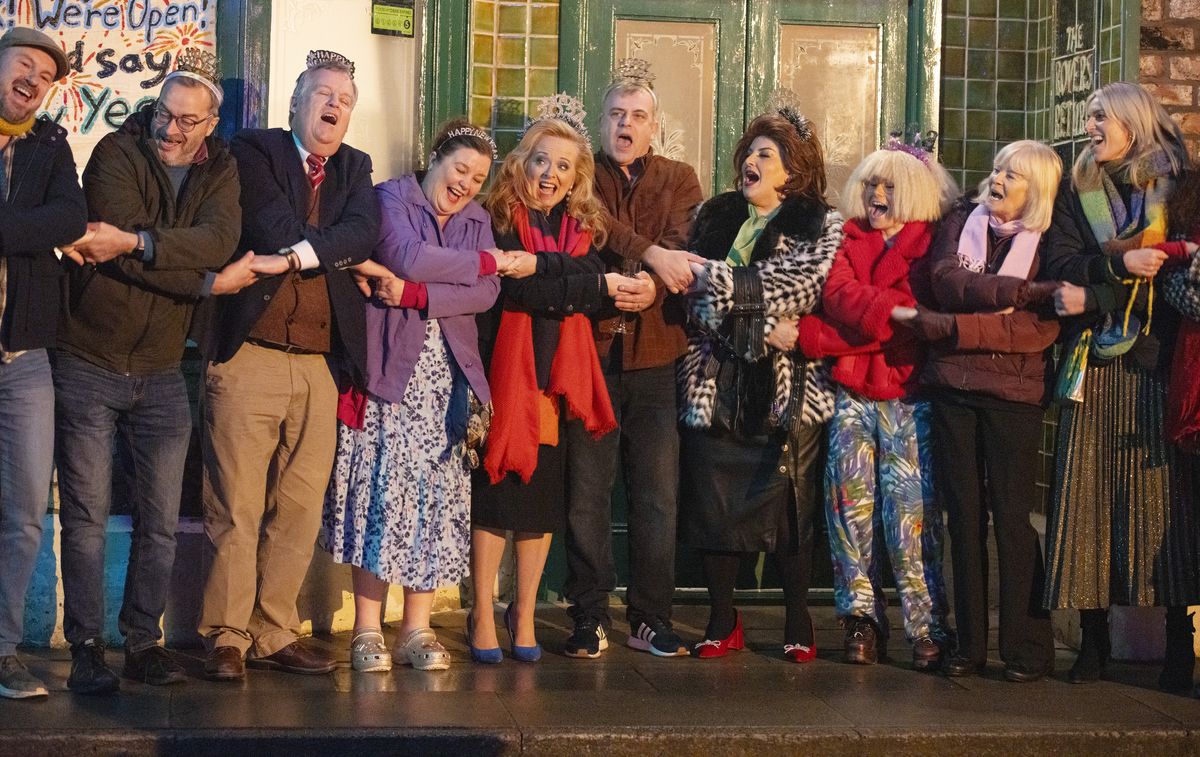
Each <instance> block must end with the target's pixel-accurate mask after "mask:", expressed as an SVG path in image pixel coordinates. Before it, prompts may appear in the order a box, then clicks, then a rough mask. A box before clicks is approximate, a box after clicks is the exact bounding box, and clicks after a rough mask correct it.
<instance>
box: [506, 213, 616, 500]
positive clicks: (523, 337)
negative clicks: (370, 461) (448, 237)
mask: <svg viewBox="0 0 1200 757" xmlns="http://www.w3.org/2000/svg"><path fill="white" fill-rule="evenodd" d="M512 221H513V227H514V228H515V229H516V230H517V235H518V237H519V238H520V240H521V246H522V247H523V248H524V249H526V250H529V251H530V252H561V253H565V254H568V255H570V256H571V257H582V256H583V255H586V254H587V251H588V249H589V248H590V247H591V246H592V234H591V232H589V231H585V230H583V229H582V228H581V227H580V226H579V222H578V221H576V220H575V219H574V218H571V217H570V216H569V215H567V214H565V213H564V214H563V219H562V227H561V228H560V229H559V232H558V238H557V239H553V238H549V237H545V236H543V235H542V233H541V231H539V230H538V229H536V228H533V227H532V226H531V225H530V224H529V212H528V211H527V210H526V209H525V206H523V205H517V206H515V207H514V208H513V214H512ZM492 354H493V357H492V364H491V366H490V369H489V370H488V385H489V386H490V387H491V389H492V402H493V405H494V407H495V408H496V412H495V415H493V416H492V427H491V430H490V431H489V432H488V440H487V454H486V455H485V456H484V459H483V465H484V468H485V469H486V470H487V472H488V476H489V477H490V478H491V481H492V483H493V484H495V483H499V482H500V481H501V480H502V479H503V478H504V475H505V474H506V473H508V472H509V471H512V472H514V473H516V474H517V475H519V476H520V477H521V480H522V481H524V482H525V483H529V478H530V477H531V476H532V475H533V471H534V469H535V468H537V457H538V423H539V412H538V392H539V391H540V390H539V389H538V384H537V370H536V368H535V366H534V359H533V319H532V317H531V316H530V315H529V313H527V312H524V311H521V310H514V309H512V308H510V307H509V306H508V305H505V307H504V312H503V313H502V314H501V316H500V331H499V333H498V334H497V335H496V344H495V349H494V350H493V353H492ZM545 391H546V396H548V397H552V398H554V397H563V398H565V399H566V401H567V409H568V410H569V411H570V413H571V415H572V416H574V417H576V418H579V419H580V420H582V421H583V425H584V428H586V429H587V430H588V431H589V432H590V433H591V434H592V436H594V437H596V438H599V437H601V436H604V435H605V434H607V433H608V432H609V431H612V430H613V429H615V428H616V427H617V419H616V417H615V416H614V415H613V409H612V401H611V400H609V398H608V387H607V386H606V385H605V383H604V373H603V372H602V371H601V370H600V358H599V357H598V356H597V355H596V341H595V339H594V338H593V336H592V322H591V320H590V319H589V318H588V317H587V316H586V315H583V314H582V313H576V314H574V315H569V316H567V317H566V318H564V319H563V322H562V325H561V326H560V327H559V332H558V350H557V351H556V352H555V353H554V361H553V362H552V363H551V364H550V383H549V385H548V386H547V387H546V390H545Z"/></svg>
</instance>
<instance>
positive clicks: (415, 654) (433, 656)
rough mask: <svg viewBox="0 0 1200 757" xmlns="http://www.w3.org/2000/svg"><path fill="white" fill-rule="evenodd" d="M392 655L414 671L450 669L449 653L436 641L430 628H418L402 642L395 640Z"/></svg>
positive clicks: (435, 636)
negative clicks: (410, 666)
mask: <svg viewBox="0 0 1200 757" xmlns="http://www.w3.org/2000/svg"><path fill="white" fill-rule="evenodd" d="M392 655H393V656H395V657H396V658H397V659H398V660H399V661H400V662H406V663H408V664H409V665H412V666H413V668H414V669H415V670H446V669H447V668H449V667H450V653H449V652H447V651H446V648H445V647H443V646H442V644H441V642H440V641H438V639H437V634H435V633H434V632H433V629H432V628H418V629H417V630H415V631H413V632H412V633H410V634H409V635H408V636H407V637H405V639H404V640H403V641H400V640H397V643H396V647H395V649H393V650H392Z"/></svg>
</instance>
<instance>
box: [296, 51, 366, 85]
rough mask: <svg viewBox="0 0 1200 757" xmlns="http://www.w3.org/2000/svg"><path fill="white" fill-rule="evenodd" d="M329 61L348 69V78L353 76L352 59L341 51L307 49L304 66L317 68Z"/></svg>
mask: <svg viewBox="0 0 1200 757" xmlns="http://www.w3.org/2000/svg"><path fill="white" fill-rule="evenodd" d="M331 63H332V64H334V65H336V66H339V67H344V68H347V69H349V70H350V78H351V79H353V78H354V61H352V60H350V59H349V58H347V57H346V56H345V55H342V54H341V53H335V52H334V51H332V50H309V51H308V58H307V59H306V60H305V66H307V67H308V68H319V67H321V66H325V65H328V64H331Z"/></svg>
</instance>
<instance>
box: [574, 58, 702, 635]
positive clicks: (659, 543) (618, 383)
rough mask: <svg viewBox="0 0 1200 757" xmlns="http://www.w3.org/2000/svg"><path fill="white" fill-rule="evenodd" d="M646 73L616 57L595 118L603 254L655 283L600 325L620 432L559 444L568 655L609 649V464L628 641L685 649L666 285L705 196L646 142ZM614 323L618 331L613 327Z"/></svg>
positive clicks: (674, 333) (654, 123)
mask: <svg viewBox="0 0 1200 757" xmlns="http://www.w3.org/2000/svg"><path fill="white" fill-rule="evenodd" d="M653 78H654V77H653V75H652V74H650V73H649V71H648V70H647V64H646V63H645V62H644V61H638V60H634V59H626V60H623V61H621V65H620V67H619V68H618V71H617V73H616V76H615V78H614V80H613V83H612V84H611V85H610V86H609V88H608V91H607V92H606V93H605V96H604V110H603V112H602V113H601V116H600V140H601V147H602V150H601V152H599V153H597V154H596V180H595V188H596V192H597V194H598V195H599V197H600V199H601V201H602V202H603V203H604V205H605V207H606V208H607V209H608V211H609V213H610V214H611V215H612V219H611V222H610V226H611V227H612V231H611V233H610V240H609V242H608V247H607V248H606V249H605V250H604V255H605V256H606V258H608V262H609V265H610V267H611V268H612V269H614V270H622V269H624V270H625V271H626V272H630V270H629V265H628V261H638V262H641V263H644V264H645V265H647V266H648V267H649V268H651V269H652V270H653V271H654V273H655V277H654V278H655V282H654V283H655V285H656V286H655V287H653V288H651V287H646V288H645V289H643V290H638V291H632V290H631V291H629V292H624V291H623V292H620V293H618V295H617V298H616V299H617V303H618V305H622V304H624V305H625V306H626V307H625V308H624V309H625V310H628V309H630V307H629V306H633V307H643V308H645V309H643V310H641V312H640V313H638V314H637V315H636V316H632V317H631V316H629V315H625V314H624V313H618V314H617V315H615V316H613V317H611V318H608V319H606V320H603V321H601V322H600V323H599V325H598V331H597V337H596V338H597V349H598V351H599V352H600V355H601V363H602V365H603V366H604V374H605V379H606V381H607V383H608V393H609V397H610V398H611V399H612V403H613V411H614V413H615V415H616V417H617V422H618V423H619V424H620V433H619V434H607V435H605V436H604V437H602V438H601V439H599V440H595V439H592V438H591V437H590V436H587V435H586V434H582V437H583V438H580V439H572V440H571V441H570V443H569V444H568V445H567V449H568V450H571V459H570V462H569V464H568V468H569V470H570V476H571V480H570V486H569V493H568V501H567V565H568V569H569V573H568V577H567V584H566V595H567V598H568V599H570V600H571V615H572V618H573V620H574V625H575V628H574V631H573V633H572V634H571V636H570V638H569V639H568V640H567V644H566V649H565V651H566V654H567V655H569V656H572V657H586V658H595V657H599V656H600V653H601V652H602V651H603V650H604V649H605V648H606V647H607V646H608V640H607V629H608V627H609V626H610V620H609V617H608V595H609V592H611V591H612V590H613V588H614V586H615V582H616V575H615V572H614V568H613V554H612V504H611V496H612V488H613V483H614V481H615V479H616V473H617V464H618V460H620V462H621V463H622V464H623V471H624V476H625V483H626V486H625V491H626V502H627V506H628V522H629V592H628V611H627V618H628V620H629V626H630V635H629V640H628V644H629V646H630V647H632V648H634V649H639V650H642V651H646V652H650V653H651V654H654V655H658V656H660V657H673V656H677V655H686V654H687V653H688V652H687V647H686V646H685V645H684V644H683V642H682V640H681V639H680V638H679V636H677V635H676V634H675V632H674V631H673V630H672V628H671V599H672V596H673V594H674V591H675V513H676V496H677V492H678V475H679V473H678V466H679V436H678V433H677V431H676V422H677V420H676V414H677V411H676V402H675V399H676V391H675V361H676V359H677V358H679V356H680V355H682V354H683V352H684V349H685V347H686V346H687V340H686V338H685V336H684V332H683V322H684V310H683V306H682V302H680V301H679V299H678V297H675V296H667V290H670V291H671V292H681V291H683V289H684V288H685V287H686V286H687V285H688V284H689V283H690V280H691V272H690V269H689V268H688V261H689V260H690V259H691V258H692V257H694V256H691V255H689V254H688V253H686V252H680V251H679V250H680V249H681V248H682V247H683V246H684V245H685V244H686V242H687V236H688V229H689V227H690V225H691V219H692V215H693V212H694V210H695V208H696V206H698V205H699V204H700V202H701V201H702V200H703V195H702V194H701V190H700V182H699V180H698V179H697V178H696V172H695V170H693V169H692V167H691V166H689V165H686V164H684V163H681V162H679V161H675V160H669V159H667V158H663V157H660V156H658V155H654V154H653V152H652V151H651V150H650V140H651V137H652V136H653V135H654V134H655V133H656V132H657V131H658V100H657V97H656V96H655V94H654V90H653V89H652V88H651V82H652V81H653ZM646 278H649V277H646ZM618 322H623V323H624V325H625V333H614V326H615V324H617V323H618ZM622 451H623V453H624V454H623V455H622Z"/></svg>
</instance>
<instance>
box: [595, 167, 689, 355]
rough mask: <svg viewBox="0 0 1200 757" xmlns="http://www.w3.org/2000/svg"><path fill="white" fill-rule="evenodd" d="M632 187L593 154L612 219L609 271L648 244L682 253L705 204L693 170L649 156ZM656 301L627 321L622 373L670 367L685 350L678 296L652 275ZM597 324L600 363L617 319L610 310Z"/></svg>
mask: <svg viewBox="0 0 1200 757" xmlns="http://www.w3.org/2000/svg"><path fill="white" fill-rule="evenodd" d="M641 160H642V163H641V171H640V173H638V174H637V178H636V180H635V181H633V182H632V183H631V182H630V181H629V179H627V178H625V174H624V173H623V172H622V171H621V169H620V167H619V166H617V165H616V164H615V163H613V162H612V161H611V160H609V158H608V157H607V156H605V155H604V153H603V152H599V153H597V154H596V182H595V186H596V194H597V195H598V196H599V197H600V201H601V202H602V203H604V207H605V208H606V209H607V210H608V212H609V214H610V216H611V217H610V218H609V219H608V221H609V235H608V242H607V245H606V247H605V248H604V249H603V250H602V251H601V254H602V255H603V256H604V258H605V260H606V262H607V263H608V265H609V269H610V270H620V265H621V263H622V261H623V260H624V259H628V260H639V259H641V256H642V254H643V253H644V252H645V251H646V249H647V248H648V247H650V245H652V244H657V245H659V246H661V247H666V248H668V249H683V248H684V245H685V244H686V243H687V239H688V231H689V230H690V228H691V224H692V217H693V215H694V214H695V210H696V207H697V206H699V205H700V203H701V202H702V201H703V200H704V195H703V193H702V192H701V190H700V180H699V179H698V178H696V171H695V170H694V169H693V168H692V167H691V166H689V165H687V164H686V163H681V162H680V161H677V160H671V159H669V158H663V157H660V156H658V155H654V154H649V155H647V156H646V157H645V158H642V159H641ZM654 285H655V286H656V287H657V288H658V296H657V299H656V300H655V302H654V304H653V305H651V306H650V307H649V308H647V309H646V310H643V311H642V312H640V313H638V314H637V317H636V318H633V319H631V322H630V324H629V325H630V333H628V334H626V335H625V336H624V337H623V352H622V355H621V367H622V369H623V370H627V371H628V370H637V369H639V368H655V367H659V366H663V365H670V364H671V363H672V362H674V361H675V359H676V358H678V357H679V356H680V355H682V354H683V353H684V350H685V349H686V348H687V337H686V336H685V335H684V331H683V324H684V320H685V313H684V308H683V300H682V296H681V295H672V294H669V293H668V292H667V289H666V287H665V286H664V285H663V282H662V280H661V279H659V278H658V277H657V276H654ZM602 316H610V317H608V318H603V317H602V318H598V319H597V322H596V349H597V350H598V351H599V353H600V356H601V359H604V358H605V357H607V356H608V353H609V350H610V349H611V348H612V343H613V334H612V332H611V331H610V329H611V326H612V324H613V323H614V322H615V321H616V318H617V317H618V316H616V315H614V311H612V310H610V311H608V312H606V313H603V314H602Z"/></svg>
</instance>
